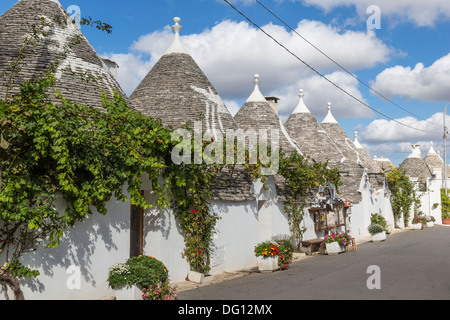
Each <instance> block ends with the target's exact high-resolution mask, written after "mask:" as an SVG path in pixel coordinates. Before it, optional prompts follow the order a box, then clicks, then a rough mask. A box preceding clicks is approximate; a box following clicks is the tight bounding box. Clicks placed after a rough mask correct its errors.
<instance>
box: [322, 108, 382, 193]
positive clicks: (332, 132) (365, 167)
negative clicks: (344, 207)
mask: <svg viewBox="0 0 450 320" xmlns="http://www.w3.org/2000/svg"><path fill="white" fill-rule="evenodd" d="M321 126H322V128H323V129H324V130H325V131H326V132H327V133H328V136H329V137H330V138H331V139H332V140H333V141H334V143H335V144H336V146H337V147H338V148H339V150H340V151H341V152H342V154H343V155H344V156H345V158H346V159H347V161H346V169H345V170H346V171H347V172H348V176H346V175H343V176H342V178H343V179H342V180H343V181H347V182H344V185H343V186H342V187H341V192H342V193H343V194H349V195H350V199H351V198H353V199H352V200H350V201H352V202H359V201H361V199H362V198H361V194H360V193H359V192H358V191H357V190H359V187H360V184H361V181H362V178H363V176H364V172H365V171H366V172H367V173H379V172H380V168H379V166H378V165H377V164H376V163H375V162H374V161H373V159H371V158H370V156H369V158H367V156H364V155H363V153H362V152H361V150H358V148H357V147H356V146H355V144H354V143H353V141H352V140H351V139H350V138H349V136H348V135H347V134H346V133H345V131H344V130H343V129H342V127H341V126H340V125H339V123H338V122H337V121H336V119H335V118H334V117H333V115H332V113H331V104H329V105H328V115H327V117H326V118H325V119H324V121H323V122H322V123H321ZM344 179H345V180H344ZM370 180H371V186H372V187H377V188H381V187H382V185H383V179H382V178H381V177H375V178H370Z"/></svg>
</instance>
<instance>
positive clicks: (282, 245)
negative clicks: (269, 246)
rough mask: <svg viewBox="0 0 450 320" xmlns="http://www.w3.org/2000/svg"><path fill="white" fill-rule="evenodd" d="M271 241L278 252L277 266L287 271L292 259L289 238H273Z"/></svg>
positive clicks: (292, 245) (292, 253) (291, 247)
mask: <svg viewBox="0 0 450 320" xmlns="http://www.w3.org/2000/svg"><path fill="white" fill-rule="evenodd" d="M272 240H273V241H275V242H276V246H277V248H278V250H279V251H280V253H279V254H278V266H279V267H280V269H281V270H286V269H288V268H289V265H290V264H291V262H292V260H293V257H294V244H293V243H292V241H291V240H290V239H289V237H274V238H273V239H272Z"/></svg>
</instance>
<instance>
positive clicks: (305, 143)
mask: <svg viewBox="0 0 450 320" xmlns="http://www.w3.org/2000/svg"><path fill="white" fill-rule="evenodd" d="M303 97H304V94H303V90H301V92H300V101H299V104H298V106H297V108H295V110H294V112H293V113H292V114H291V116H290V117H289V119H288V120H287V121H286V124H285V127H286V130H287V131H288V132H289V134H290V136H291V137H292V138H293V139H294V140H295V141H296V143H297V144H298V146H299V148H300V149H301V150H302V151H303V153H304V154H305V155H307V156H309V157H310V158H311V159H314V160H316V161H319V162H322V163H324V162H326V161H328V165H329V167H330V168H336V167H339V166H340V165H341V164H342V162H343V161H344V160H345V157H344V155H343V154H342V153H341V152H340V151H339V149H338V148H337V147H336V145H335V144H334V142H333V140H331V139H330V137H329V136H328V134H327V133H326V131H325V130H324V129H323V128H322V127H321V126H320V124H319V122H318V121H317V120H316V118H314V116H313V115H312V114H311V112H310V111H309V109H308V107H307V106H306V105H305V103H304V100H303Z"/></svg>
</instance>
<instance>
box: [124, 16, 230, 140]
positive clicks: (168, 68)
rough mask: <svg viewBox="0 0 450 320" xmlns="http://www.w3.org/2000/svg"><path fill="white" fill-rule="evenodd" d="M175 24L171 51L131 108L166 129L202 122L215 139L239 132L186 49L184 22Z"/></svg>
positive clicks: (134, 96)
mask: <svg viewBox="0 0 450 320" xmlns="http://www.w3.org/2000/svg"><path fill="white" fill-rule="evenodd" d="M174 21H175V25H174V26H172V29H173V30H174V32H175V39H174V41H173V43H172V45H171V47H170V48H169V49H168V51H167V52H166V53H165V54H164V55H163V56H162V57H161V59H160V60H159V61H158V62H157V63H156V64H155V66H154V67H153V68H152V70H151V71H150V72H149V73H148V74H147V76H146V77H145V78H144V79H143V80H142V82H141V83H140V84H139V86H138V87H137V88H136V90H135V91H134V92H133V93H132V95H131V96H130V103H131V105H132V106H133V107H135V108H136V109H137V110H139V111H141V112H142V113H143V114H145V115H147V116H150V117H152V118H155V119H160V120H161V121H162V123H163V125H164V126H166V127H169V126H170V127H172V128H180V127H182V126H183V125H184V124H186V123H187V122H191V123H192V124H193V123H194V122H196V121H200V120H201V121H202V124H203V125H202V128H203V131H204V132H205V131H207V130H209V131H210V133H211V134H212V135H213V136H215V134H216V133H218V132H221V133H223V134H225V132H226V130H227V129H237V128H238V126H237V125H236V122H235V121H234V119H233V116H232V115H231V113H230V112H229V110H228V109H227V107H226V106H225V104H224V103H223V101H222V99H221V98H220V96H219V95H218V93H217V91H216V89H215V88H214V86H213V85H212V84H211V82H210V81H209V80H208V78H207V77H206V75H205V74H204V73H203V71H202V70H201V69H200V67H199V66H198V65H197V63H196V62H195V61H194V59H193V58H192V57H191V56H190V55H189V54H188V53H187V51H186V49H185V48H184V47H183V45H182V43H181V40H180V35H179V33H180V30H181V26H180V25H179V22H180V19H179V18H175V19H174Z"/></svg>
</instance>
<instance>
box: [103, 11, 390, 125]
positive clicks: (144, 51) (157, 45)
mask: <svg viewBox="0 0 450 320" xmlns="http://www.w3.org/2000/svg"><path fill="white" fill-rule="evenodd" d="M181 24H182V23H181ZM263 28H264V30H266V31H267V32H268V33H270V34H271V35H272V36H274V37H275V38H276V39H277V40H279V41H280V42H281V43H283V45H285V46H286V47H287V48H289V49H290V50H291V51H292V52H294V53H295V54H297V55H298V56H299V57H301V59H303V60H304V61H306V62H307V63H308V64H310V65H311V66H313V67H314V68H316V69H317V70H319V71H320V72H322V73H326V74H328V76H329V77H330V79H332V80H334V81H336V82H337V83H338V84H339V85H342V86H343V87H344V88H345V89H347V90H349V91H350V92H352V93H353V94H355V95H356V96H358V97H360V98H361V99H362V95H361V93H360V92H359V90H358V83H357V81H356V80H355V79H354V78H352V77H351V76H349V75H348V74H345V73H343V72H336V70H337V67H336V66H335V65H334V64H333V63H332V62H331V61H329V60H328V59H326V58H325V57H323V56H322V55H321V54H320V53H318V52H317V51H316V50H315V49H314V48H312V47H311V46H310V45H308V44H307V43H306V42H305V41H304V40H302V39H301V38H300V37H299V36H298V35H296V34H294V33H292V32H288V31H287V30H286V29H285V28H283V27H281V26H277V25H273V24H268V25H265V26H263ZM297 31H298V32H299V33H300V34H302V35H303V36H304V37H306V38H307V39H310V40H311V41H313V42H314V43H315V44H316V45H317V46H318V47H320V48H321V49H322V50H323V51H324V52H327V53H329V54H330V55H331V56H333V58H334V59H335V60H336V61H338V62H339V63H341V64H342V65H344V66H345V67H346V68H347V69H349V70H352V71H355V70H359V69H366V68H371V67H373V66H375V65H377V64H380V63H384V62H386V61H387V60H388V59H389V57H390V55H391V54H392V53H393V50H392V49H391V48H389V47H388V46H386V45H385V44H384V43H383V42H382V41H381V40H380V39H378V38H377V37H376V35H375V34H374V33H371V32H369V33H365V32H353V31H347V32H344V33H342V32H340V31H339V30H338V29H336V28H333V27H331V26H329V25H325V24H323V23H321V22H318V21H310V20H302V21H300V22H299V23H298V27H297ZM172 40H173V32H172V30H171V29H170V27H169V26H166V27H165V28H163V29H161V30H158V31H155V32H152V33H150V34H147V35H143V36H141V37H140V38H139V39H138V40H137V41H136V42H135V43H134V44H133V45H132V47H131V48H130V52H129V53H126V54H108V55H107V57H108V58H110V59H111V60H116V62H118V64H119V65H120V69H119V82H120V83H121V85H122V86H123V87H124V90H125V91H126V92H127V94H131V93H132V91H133V90H134V88H135V87H136V86H137V84H138V83H139V81H138V79H141V78H143V77H144V76H145V74H146V73H147V72H148V71H149V70H150V68H151V67H152V66H153V65H154V64H155V63H156V61H157V60H158V59H159V58H160V57H161V56H162V55H163V54H164V53H165V51H166V50H167V48H168V47H169V46H170V44H171V42H172ZM182 42H183V44H184V45H185V47H186V49H187V50H188V52H190V53H191V55H192V57H193V58H194V59H195V61H196V62H197V63H198V64H199V66H200V68H201V69H202V70H203V71H204V72H205V74H206V75H207V77H208V78H209V79H210V81H211V82H212V83H213V85H214V86H215V87H216V89H217V91H218V92H219V94H220V96H221V97H222V98H223V99H224V100H226V101H227V102H228V103H227V105H229V106H231V107H232V108H234V109H236V103H237V102H236V101H242V100H245V99H246V98H247V97H248V96H249V95H250V93H251V92H252V90H253V75H254V74H256V73H258V74H260V76H261V86H260V88H261V91H262V92H263V94H265V95H277V96H281V97H282V98H283V102H282V103H283V105H282V110H281V111H282V112H283V113H285V115H288V114H289V113H290V112H291V111H292V110H293V109H294V108H295V106H296V104H297V102H298V100H297V99H298V97H297V94H298V90H299V89H300V88H303V89H304V90H305V91H308V92H309V93H308V95H309V97H310V99H311V108H312V110H320V109H321V108H325V111H317V114H318V115H324V113H325V112H326V104H327V102H328V101H331V102H332V103H334V104H335V106H336V115H337V116H338V117H339V116H340V115H342V116H349V115H351V116H352V117H364V116H370V115H371V114H370V113H368V112H367V110H365V111H361V110H360V108H361V106H359V107H358V109H356V107H355V102H354V101H350V100H351V99H350V98H348V97H344V94H343V93H342V92H340V91H339V90H338V89H336V88H335V87H333V86H331V85H329V84H327V82H326V81H325V80H323V79H321V78H320V77H319V76H317V75H316V74H315V73H314V72H312V71H311V70H310V69H308V68H307V67H306V66H305V65H304V64H303V63H301V62H300V61H299V60H297V59H296V58H295V57H293V56H292V55H290V54H289V53H287V52H286V51H285V50H284V49H282V48H281V47H280V46H278V45H277V44H276V43H275V42H274V41H273V40H271V39H270V38H268V37H267V36H266V35H264V34H263V33H262V32H260V31H259V30H257V29H256V28H254V27H252V26H250V25H249V24H248V23H246V22H235V21H230V20H226V21H222V22H220V23H217V24H216V25H215V26H214V27H213V28H211V29H205V30H204V31H203V32H201V33H199V34H191V35H182ZM117 60H119V61H117ZM313 97H315V98H314V99H315V100H313ZM349 99H350V100H349ZM324 106H325V107H324ZM351 108H352V109H353V111H352V113H350V112H348V111H349V109H351Z"/></svg>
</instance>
